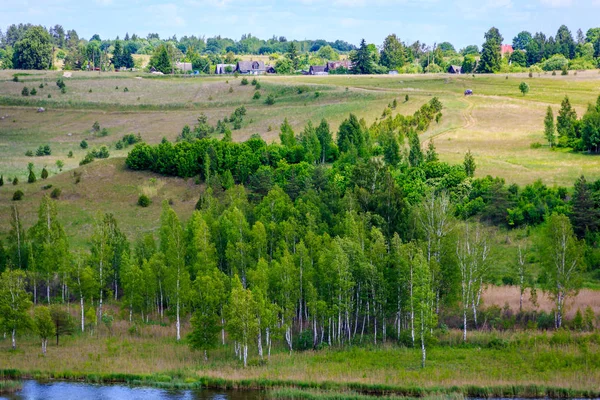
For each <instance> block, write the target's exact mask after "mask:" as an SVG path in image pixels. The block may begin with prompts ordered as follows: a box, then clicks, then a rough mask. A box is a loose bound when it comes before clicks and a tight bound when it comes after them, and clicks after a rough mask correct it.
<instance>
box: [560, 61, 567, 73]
mask: <svg viewBox="0 0 600 400" xmlns="http://www.w3.org/2000/svg"><path fill="white" fill-rule="evenodd" d="M567 67H568V64H565V65H564V66H563V67H562V71H561V73H560V74H561V75H569V70H568V69H567Z"/></svg>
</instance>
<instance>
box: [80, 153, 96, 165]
mask: <svg viewBox="0 0 600 400" xmlns="http://www.w3.org/2000/svg"><path fill="white" fill-rule="evenodd" d="M95 158H96V157H94V154H92V152H88V153H87V154H86V155H85V157H83V160H81V161H79V165H86V164H89V163H91V162H92V161H94V159H95Z"/></svg>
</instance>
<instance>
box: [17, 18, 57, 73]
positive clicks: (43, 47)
mask: <svg viewBox="0 0 600 400" xmlns="http://www.w3.org/2000/svg"><path fill="white" fill-rule="evenodd" d="M13 65H14V67H15V68H18V69H49V68H51V67H52V38H51V37H50V34H49V33H48V31H46V29H44V28H43V27H42V26H34V27H32V28H30V29H28V30H27V32H26V33H25V35H24V36H23V38H22V39H20V40H19V41H18V42H16V43H15V47H14V53H13Z"/></svg>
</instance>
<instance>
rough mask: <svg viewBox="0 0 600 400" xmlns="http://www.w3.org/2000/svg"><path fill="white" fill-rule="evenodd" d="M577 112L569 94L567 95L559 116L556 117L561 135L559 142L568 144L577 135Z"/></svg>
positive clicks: (561, 104) (559, 134) (557, 128)
mask: <svg viewBox="0 0 600 400" xmlns="http://www.w3.org/2000/svg"><path fill="white" fill-rule="evenodd" d="M576 124H577V112H576V111H575V109H574V108H573V107H572V106H571V102H570V100H569V96H565V98H564V99H563V101H562V102H561V103H560V109H559V110H558V116H557V117H556V131H557V132H558V136H559V144H560V145H563V146H566V145H568V144H569V143H570V141H571V139H573V138H575V137H576V128H575V125H576Z"/></svg>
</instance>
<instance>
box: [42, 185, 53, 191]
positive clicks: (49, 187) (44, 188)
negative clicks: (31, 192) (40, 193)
mask: <svg viewBox="0 0 600 400" xmlns="http://www.w3.org/2000/svg"><path fill="white" fill-rule="evenodd" d="M48 189H52V185H44V186H42V190H48Z"/></svg>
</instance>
